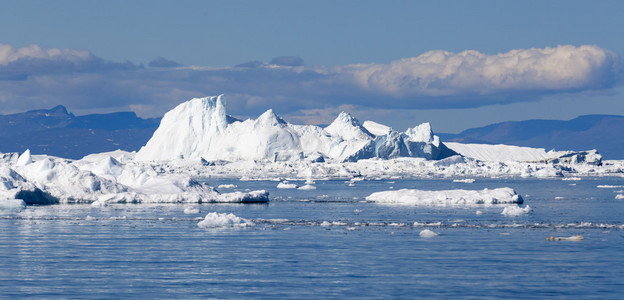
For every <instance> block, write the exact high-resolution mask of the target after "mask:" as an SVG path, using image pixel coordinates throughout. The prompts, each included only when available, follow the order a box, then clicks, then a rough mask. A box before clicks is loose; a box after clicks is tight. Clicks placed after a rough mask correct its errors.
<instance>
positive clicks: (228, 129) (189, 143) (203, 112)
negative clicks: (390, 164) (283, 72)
mask: <svg viewBox="0 0 624 300" xmlns="http://www.w3.org/2000/svg"><path fill="white" fill-rule="evenodd" d="M225 102H226V101H225V96H223V95H220V96H214V97H205V98H195V99H192V100H189V101H187V102H184V103H182V104H180V105H178V106H177V107H175V108H174V109H172V110H171V111H169V112H167V113H166V114H165V116H164V117H163V119H162V121H161V123H160V126H159V127H158V129H157V130H156V132H154V135H153V136H152V138H151V139H150V140H149V141H148V142H147V144H146V145H145V146H144V147H142V148H141V150H139V152H138V153H137V154H136V157H135V159H136V160H137V161H173V160H180V159H183V160H191V161H192V160H202V159H203V160H205V161H219V160H225V161H252V160H262V161H272V162H275V161H297V160H304V161H305V160H309V161H325V160H326V159H328V160H332V161H338V162H344V161H357V160H359V159H367V158H375V157H377V158H382V159H388V158H396V157H423V158H427V159H442V158H445V157H448V156H451V155H454V154H456V153H455V152H454V151H452V150H450V149H448V148H447V147H446V146H444V144H442V143H441V142H440V140H439V138H438V137H437V136H435V135H433V132H432V130H431V125H429V123H424V124H421V125H419V126H416V127H414V128H410V129H408V130H406V131H405V132H396V131H393V130H391V129H389V128H388V130H387V132H386V130H384V129H383V128H384V127H383V125H381V124H376V123H375V124H376V125H375V124H373V123H369V125H370V124H372V125H370V126H372V127H374V128H375V132H376V133H377V135H375V134H373V133H371V132H369V131H368V130H367V129H366V128H365V127H364V126H362V125H361V124H360V123H359V121H358V120H357V119H356V118H354V117H353V116H351V115H349V114H348V113H346V112H342V113H340V115H339V116H338V117H337V118H336V120H334V121H333V122H332V123H331V124H330V125H329V126H327V127H325V128H321V127H318V126H313V125H294V124H290V123H288V122H286V121H284V120H282V119H281V118H280V117H278V116H277V115H276V114H275V113H274V112H273V111H272V110H268V111H266V112H265V113H263V114H262V115H260V116H259V117H258V118H257V119H255V120H251V119H249V120H245V121H232V122H228V120H231V119H232V118H228V116H227V115H226V111H225ZM381 133H384V134H383V135H379V134H381Z"/></svg>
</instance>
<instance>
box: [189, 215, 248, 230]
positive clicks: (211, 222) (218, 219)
mask: <svg viewBox="0 0 624 300" xmlns="http://www.w3.org/2000/svg"><path fill="white" fill-rule="evenodd" d="M253 225H254V224H253V223H252V222H251V221H248V220H246V219H243V218H241V217H238V216H236V215H234V214H232V213H230V214H226V213H217V212H211V213H208V214H207V215H206V217H205V218H204V220H202V221H200V222H199V223H197V226H199V227H200V228H219V227H248V226H253Z"/></svg>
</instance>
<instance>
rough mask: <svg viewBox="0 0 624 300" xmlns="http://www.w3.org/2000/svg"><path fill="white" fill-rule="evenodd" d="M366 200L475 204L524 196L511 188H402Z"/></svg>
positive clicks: (507, 201) (498, 201)
mask: <svg viewBox="0 0 624 300" xmlns="http://www.w3.org/2000/svg"><path fill="white" fill-rule="evenodd" d="M366 200H368V201H373V202H376V203H381V204H405V205H434V206H473V205H494V204H507V203H518V204H519V203H522V197H521V196H520V195H518V194H516V192H515V191H514V190H513V189H511V188H498V189H492V190H490V189H483V190H461V189H457V190H443V191H425V190H414V189H401V190H396V191H383V192H376V193H372V194H371V195H369V196H368V197H366Z"/></svg>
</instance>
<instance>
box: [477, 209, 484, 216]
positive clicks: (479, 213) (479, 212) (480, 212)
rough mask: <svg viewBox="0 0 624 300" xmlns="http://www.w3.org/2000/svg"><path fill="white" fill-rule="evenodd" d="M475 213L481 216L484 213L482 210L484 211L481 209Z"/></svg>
mask: <svg viewBox="0 0 624 300" xmlns="http://www.w3.org/2000/svg"><path fill="white" fill-rule="evenodd" d="M475 214H477V216H480V215H482V214H483V212H482V211H480V210H477V211H476V212H475Z"/></svg>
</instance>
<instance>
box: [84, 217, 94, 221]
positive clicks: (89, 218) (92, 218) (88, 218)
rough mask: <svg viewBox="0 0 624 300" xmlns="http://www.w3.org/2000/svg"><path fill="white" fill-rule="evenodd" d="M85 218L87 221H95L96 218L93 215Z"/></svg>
mask: <svg viewBox="0 0 624 300" xmlns="http://www.w3.org/2000/svg"><path fill="white" fill-rule="evenodd" d="M85 220H87V221H93V220H95V218H94V217H92V216H87V217H86V218H85Z"/></svg>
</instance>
